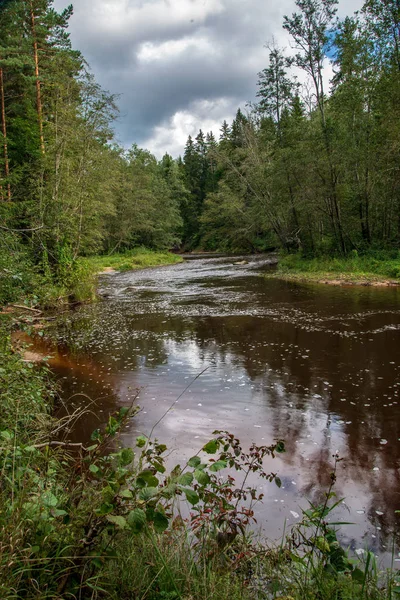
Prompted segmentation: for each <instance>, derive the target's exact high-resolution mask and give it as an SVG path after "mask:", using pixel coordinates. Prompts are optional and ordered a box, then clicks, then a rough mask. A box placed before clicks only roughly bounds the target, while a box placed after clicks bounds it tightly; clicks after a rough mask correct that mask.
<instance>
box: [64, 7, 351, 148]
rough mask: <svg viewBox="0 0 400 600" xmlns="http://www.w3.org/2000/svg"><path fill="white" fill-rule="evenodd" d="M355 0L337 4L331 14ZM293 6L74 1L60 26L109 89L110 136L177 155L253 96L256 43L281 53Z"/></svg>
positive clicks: (263, 51)
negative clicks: (114, 115) (113, 116)
mask: <svg viewBox="0 0 400 600" xmlns="http://www.w3.org/2000/svg"><path fill="white" fill-rule="evenodd" d="M72 2H73V0H72ZM69 3H70V2H69V1H68V0H55V1H54V7H55V8H56V9H57V10H59V11H60V10H62V9H63V8H65V7H66V6H67V5H68V4H69ZM361 5H362V1H361V0H339V16H345V15H350V14H352V13H353V12H354V11H355V10H357V9H358V8H360V7H361ZM294 10H295V4H294V1H293V0H75V3H74V14H73V16H72V18H71V20H70V29H69V30H70V33H71V41H72V44H73V47H74V48H76V49H78V50H80V51H81V52H82V54H83V56H84V57H85V59H86V60H87V62H88V63H89V65H90V68H91V70H92V72H93V73H94V75H95V77H96V80H97V81H98V82H99V83H100V84H101V86H102V87H103V88H105V89H106V90H108V91H109V92H111V93H113V94H118V95H119V98H118V106H119V108H120V116H119V119H118V121H117V123H116V125H115V129H116V137H117V140H118V142H119V143H120V144H121V145H123V146H125V147H127V148H128V147H130V146H131V145H132V144H133V143H136V144H138V145H139V146H141V147H143V148H147V149H148V150H150V151H151V152H152V153H153V154H155V155H156V156H157V157H158V158H161V156H162V155H163V154H164V153H165V152H168V153H169V154H172V156H174V157H177V156H178V155H179V154H183V150H184V146H185V143H186V140H187V138H188V135H192V136H193V137H194V136H195V135H197V132H198V130H199V129H200V128H201V129H202V130H203V131H204V132H207V131H213V132H214V134H216V135H217V136H218V134H219V129H220V126H221V123H222V121H223V120H224V119H226V120H227V121H228V122H231V121H232V119H233V118H234V116H235V113H236V111H237V109H238V108H239V107H240V108H245V107H246V104H248V103H249V102H254V100H255V97H256V92H257V73H259V72H260V71H261V70H262V69H264V68H265V67H266V66H267V65H268V53H269V52H268V49H267V48H266V47H265V45H266V44H267V43H269V42H271V40H272V39H274V40H275V42H276V43H277V44H278V45H279V46H282V47H285V48H287V49H288V51H290V40H289V38H288V35H287V33H286V32H285V31H284V30H283V29H282V22H283V16H284V15H285V14H291V13H292V12H293V11H294ZM330 73H331V67H330V65H329V64H328V61H327V69H326V77H327V79H328V78H329V75H330Z"/></svg>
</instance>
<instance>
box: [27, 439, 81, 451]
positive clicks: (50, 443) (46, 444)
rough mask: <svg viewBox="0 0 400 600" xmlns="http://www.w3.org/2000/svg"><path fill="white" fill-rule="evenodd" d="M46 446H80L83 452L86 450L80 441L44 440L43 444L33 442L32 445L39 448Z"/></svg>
mask: <svg viewBox="0 0 400 600" xmlns="http://www.w3.org/2000/svg"><path fill="white" fill-rule="evenodd" d="M46 446H61V447H63V448H82V450H85V452H86V448H85V446H84V445H83V444H82V443H81V442H76V443H72V442H56V441H52V442H44V443H43V444H35V445H34V446H32V447H33V448H37V449H40V448H46Z"/></svg>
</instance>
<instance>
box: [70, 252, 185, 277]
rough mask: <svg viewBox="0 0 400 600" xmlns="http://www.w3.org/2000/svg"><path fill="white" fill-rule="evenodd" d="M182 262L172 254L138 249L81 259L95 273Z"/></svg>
mask: <svg viewBox="0 0 400 600" xmlns="http://www.w3.org/2000/svg"><path fill="white" fill-rule="evenodd" d="M182 260H183V259H182V257H181V256H178V255H176V254H172V252H167V251H156V250H148V249H146V248H136V249H135V250H130V251H127V252H125V253H123V254H112V255H110V256H90V257H88V258H81V259H80V263H81V264H82V265H85V267H86V268H88V269H89V270H90V271H92V272H94V273H101V272H102V271H104V270H105V269H106V268H112V269H114V270H116V271H129V270H133V269H145V268H148V267H158V266H163V265H173V264H176V263H179V262H182Z"/></svg>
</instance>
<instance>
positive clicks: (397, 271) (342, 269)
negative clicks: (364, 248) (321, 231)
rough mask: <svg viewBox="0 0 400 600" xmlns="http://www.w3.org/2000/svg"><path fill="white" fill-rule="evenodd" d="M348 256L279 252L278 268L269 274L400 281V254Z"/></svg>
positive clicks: (342, 280)
mask: <svg viewBox="0 0 400 600" xmlns="http://www.w3.org/2000/svg"><path fill="white" fill-rule="evenodd" d="M395 254H396V256H395V257H393V256H392V257H388V256H385V255H379V254H378V255H367V256H359V255H358V254H357V253H353V254H351V255H350V256H348V257H345V258H339V257H327V256H323V257H317V258H305V257H303V256H302V255H300V254H291V255H286V256H282V257H281V258H280V259H279V263H278V268H277V270H276V271H274V272H272V273H270V274H269V275H268V277H277V278H280V279H285V280H294V281H310V282H324V283H336V284H346V283H347V284H360V285H379V284H383V285H385V284H386V285H390V284H392V283H396V284H400V254H399V253H395Z"/></svg>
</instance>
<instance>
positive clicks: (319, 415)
mask: <svg viewBox="0 0 400 600" xmlns="http://www.w3.org/2000/svg"><path fill="white" fill-rule="evenodd" d="M238 260H240V259H237V258H236V259H235V258H228V257H223V258H214V259H198V260H193V261H190V262H184V263H183V264H179V265H174V266H171V267H163V268H156V269H148V270H144V271H140V272H137V271H136V272H128V273H123V274H109V275H104V276H103V277H102V278H101V282H100V283H101V288H100V293H101V295H102V300H101V301H100V302H99V303H97V304H94V305H91V306H85V307H82V308H80V309H79V310H77V311H75V312H74V313H70V314H69V315H68V317H67V318H63V319H61V320H60V322H59V323H58V326H57V338H58V341H59V344H60V356H62V357H63V360H62V361H61V362H60V361H59V364H58V367H57V372H58V374H59V377H60V380H61V382H62V384H63V395H64V397H65V398H67V399H68V398H70V400H69V403H70V405H71V406H72V405H76V404H78V403H81V402H82V401H83V402H85V403H88V402H89V401H88V399H87V398H91V399H92V400H95V404H93V405H91V410H92V412H91V413H90V414H88V415H86V417H85V419H83V420H81V421H80V422H79V423H78V424H77V426H76V427H75V430H74V432H73V436H74V439H79V440H85V439H87V438H88V437H89V435H90V432H91V431H92V430H93V429H94V428H96V427H98V426H99V423H102V422H104V421H105V419H106V418H107V415H108V414H109V413H110V411H112V410H114V409H115V407H116V406H121V405H126V404H129V403H130V402H131V401H132V400H134V399H135V397H136V395H137V394H138V398H137V399H136V400H135V402H136V403H137V404H138V405H140V406H141V408H142V410H141V412H140V413H139V414H138V415H137V416H136V417H135V418H134V419H133V420H132V423H131V424H130V425H129V426H127V429H126V430H125V431H124V434H123V438H122V439H123V442H124V443H126V444H130V443H133V440H134V439H135V437H136V436H137V435H138V434H139V433H144V434H148V433H149V432H150V431H151V429H152V427H153V425H154V424H155V423H156V422H157V421H158V420H159V419H160V417H162V415H163V414H164V413H165V411H166V410H167V408H168V407H169V406H171V404H172V403H173V402H174V400H176V398H177V397H178V396H179V395H180V394H181V393H182V391H183V390H184V389H185V388H186V387H187V386H189V384H191V385H190V387H189V389H188V390H187V391H186V392H185V394H184V395H183V396H182V398H181V399H180V400H179V401H178V402H177V403H176V404H175V405H174V407H173V409H172V410H171V411H170V412H168V414H167V415H166V416H165V417H164V419H163V420H162V421H161V422H160V424H159V425H158V426H157V428H156V430H155V432H154V435H155V436H157V437H158V439H160V440H162V441H163V442H165V443H166V444H167V445H168V448H169V449H171V450H172V454H171V455H170V457H169V459H168V460H169V462H170V464H175V463H178V462H182V460H183V459H184V458H187V457H189V456H191V455H193V454H194V453H195V452H197V450H198V449H199V448H200V447H201V446H202V445H203V444H204V442H206V441H207V440H208V439H210V438H211V437H212V432H213V430H214V429H224V430H229V431H230V432H232V433H234V434H235V435H236V436H238V437H239V438H240V439H241V441H242V442H243V445H250V443H251V442H253V441H255V442H257V443H259V444H270V443H272V442H273V440H274V439H275V438H283V439H284V440H285V441H286V448H287V452H286V454H285V455H283V456H281V457H279V458H277V459H275V460H274V461H271V462H270V463H268V466H269V467H270V468H271V469H272V470H273V471H277V472H278V473H279V475H280V477H281V479H282V482H283V484H282V488H281V489H278V488H277V487H276V486H275V485H274V484H263V483H258V485H259V486H260V487H262V488H263V491H264V494H265V500H264V504H263V506H262V507H260V508H259V509H258V515H259V525H260V526H261V527H262V528H263V529H264V531H265V532H266V533H267V535H268V536H269V537H270V538H272V539H277V538H279V536H280V535H281V534H282V530H283V527H284V522H285V519H286V520H287V522H288V523H289V524H290V523H293V522H295V521H296V520H298V518H297V517H296V516H295V515H296V514H298V513H300V510H299V507H305V506H306V504H307V499H310V500H312V501H318V500H319V498H320V497H321V490H324V489H326V486H327V485H328V481H329V474H330V472H331V470H332V464H333V459H332V455H333V454H335V453H336V452H338V453H339V455H340V456H341V457H343V458H344V460H343V462H341V463H340V465H339V469H338V481H337V484H336V493H337V495H338V496H339V497H344V498H345V503H344V504H343V505H342V507H341V508H340V510H338V513H337V515H336V516H339V518H343V519H344V520H345V521H351V522H353V523H354V525H351V526H346V527H345V528H344V530H343V533H342V538H343V540H344V542H345V543H347V544H349V545H350V546H351V547H352V548H353V549H356V548H363V547H367V546H368V547H369V548H371V549H373V550H374V551H376V553H378V554H381V555H384V554H385V552H387V551H388V547H389V546H390V544H391V537H392V534H393V532H394V530H395V529H396V526H397V525H398V523H396V514H395V511H396V510H397V509H400V481H399V475H400V471H399V467H400V426H399V423H400V422H399V417H400V400H399V393H400V352H399V350H400V290H399V289H398V288H384V289H380V288H372V287H333V286H328V285H318V284H313V285H312V284H299V283H292V282H291V283H287V282H283V281H279V280H276V279H266V278H265V277H263V273H264V272H265V271H266V270H268V269H270V268H271V263H272V262H273V260H274V259H273V258H271V257H268V256H264V257H256V258H255V257H248V258H247V261H248V264H243V265H238V264H234V263H235V262H237V261H238ZM204 369H207V370H206V371H205V372H204V373H203V374H202V375H201V376H200V377H198V378H197V379H195V378H196V377H197V376H198V375H199V373H200V372H201V371H203V370H204ZM137 390H139V392H137ZM81 393H84V394H86V395H87V396H84V397H82V396H81V395H80V394H81Z"/></svg>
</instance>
